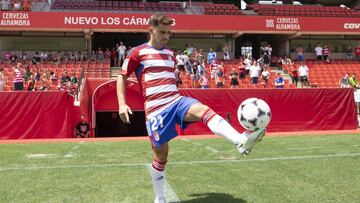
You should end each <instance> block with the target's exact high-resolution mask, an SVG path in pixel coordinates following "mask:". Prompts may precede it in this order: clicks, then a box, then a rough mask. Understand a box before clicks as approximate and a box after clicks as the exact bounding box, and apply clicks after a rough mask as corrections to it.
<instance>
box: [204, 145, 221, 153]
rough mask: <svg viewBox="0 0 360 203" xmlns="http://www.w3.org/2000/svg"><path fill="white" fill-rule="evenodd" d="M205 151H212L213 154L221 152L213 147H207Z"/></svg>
mask: <svg viewBox="0 0 360 203" xmlns="http://www.w3.org/2000/svg"><path fill="white" fill-rule="evenodd" d="M205 149H207V150H209V151H211V152H213V153H218V152H219V150H217V149H215V148H212V147H209V146H208V147H205Z"/></svg>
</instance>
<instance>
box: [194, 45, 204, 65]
mask: <svg viewBox="0 0 360 203" xmlns="http://www.w3.org/2000/svg"><path fill="white" fill-rule="evenodd" d="M195 58H196V60H197V61H198V62H199V64H200V65H201V66H202V67H204V66H205V56H204V50H203V49H200V50H199V52H198V53H196V55H195Z"/></svg>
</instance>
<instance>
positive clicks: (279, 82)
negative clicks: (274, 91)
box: [274, 73, 285, 88]
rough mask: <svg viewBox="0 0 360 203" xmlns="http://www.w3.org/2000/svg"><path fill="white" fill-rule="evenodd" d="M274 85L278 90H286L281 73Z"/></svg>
mask: <svg viewBox="0 0 360 203" xmlns="http://www.w3.org/2000/svg"><path fill="white" fill-rule="evenodd" d="M274 83H275V87H276V88H284V84H285V81H284V78H283V77H282V75H281V73H278V74H277V75H276V78H275V81H274Z"/></svg>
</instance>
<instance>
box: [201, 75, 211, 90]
mask: <svg viewBox="0 0 360 203" xmlns="http://www.w3.org/2000/svg"><path fill="white" fill-rule="evenodd" d="M199 83H200V86H201V89H207V88H209V80H208V79H207V77H206V75H205V74H204V75H203V76H202V77H201V78H200V79H199Z"/></svg>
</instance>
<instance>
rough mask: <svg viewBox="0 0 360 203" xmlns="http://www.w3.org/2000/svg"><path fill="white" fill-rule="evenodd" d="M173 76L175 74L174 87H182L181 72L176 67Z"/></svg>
mask: <svg viewBox="0 0 360 203" xmlns="http://www.w3.org/2000/svg"><path fill="white" fill-rule="evenodd" d="M174 74H175V80H176V86H177V87H180V86H181V85H182V80H181V71H180V69H179V67H176V69H175V71H174Z"/></svg>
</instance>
